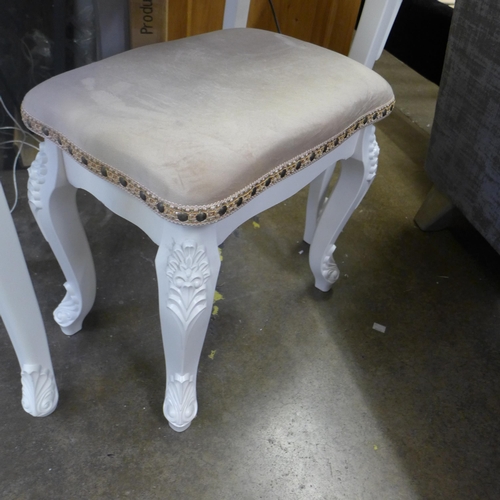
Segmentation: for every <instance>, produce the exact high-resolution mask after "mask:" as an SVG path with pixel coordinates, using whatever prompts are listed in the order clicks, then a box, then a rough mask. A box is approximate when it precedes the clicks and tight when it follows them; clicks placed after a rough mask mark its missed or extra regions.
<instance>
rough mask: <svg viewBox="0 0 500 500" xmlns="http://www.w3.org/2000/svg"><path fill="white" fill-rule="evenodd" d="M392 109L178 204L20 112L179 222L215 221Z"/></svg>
mask: <svg viewBox="0 0 500 500" xmlns="http://www.w3.org/2000/svg"><path fill="white" fill-rule="evenodd" d="M393 109H394V100H392V101H391V102H390V103H389V104H386V105H384V106H381V107H379V108H377V109H376V110H375V111H371V112H370V113H368V114H366V115H364V116H362V117H361V118H360V119H359V120H356V121H355V122H354V123H353V124H351V125H350V126H349V127H347V128H346V129H344V130H343V131H342V132H340V133H339V134H337V135H336V136H334V137H332V138H331V139H329V140H327V141H325V142H322V143H321V144H319V145H318V146H316V147H314V148H312V149H309V150H307V151H306V152H304V153H302V154H301V155H299V156H296V157H295V158H292V159H291V160H289V161H287V162H285V163H282V164H281V165H279V166H277V167H275V168H274V169H273V170H271V171H270V172H268V173H267V174H265V175H263V176H262V177H260V178H259V179H257V180H256V181H254V182H252V183H251V184H249V185H248V186H246V187H244V188H243V189H240V190H239V191H238V192H236V193H234V194H232V195H231V196H229V197H227V198H224V199H223V200H221V201H217V202H215V203H210V204H208V205H179V204H176V203H172V202H169V201H167V200H164V199H163V198H160V197H159V196H157V195H156V194H155V193H153V192H152V191H150V190H149V189H147V188H145V187H144V186H142V185H141V184H139V183H138V182H136V181H134V180H133V179H132V178H131V177H129V176H128V175H126V174H124V173H123V172H120V170H118V169H116V168H114V167H111V166H110V165H108V164H106V163H104V162H102V161H101V160H98V159H97V158H95V157H93V156H92V155H90V154H88V153H86V152H85V151H83V150H82V149H80V148H78V147H77V146H75V145H74V144H73V143H72V142H71V141H69V140H68V139H67V138H66V137H64V136H63V135H62V134H60V133H59V132H57V131H55V130H53V129H51V128H50V127H47V126H46V125H44V124H43V123H41V122H39V121H38V120H36V119H35V118H33V117H32V116H30V115H29V114H28V113H27V112H26V111H25V110H24V109H21V115H22V119H23V121H24V123H25V124H26V126H27V127H28V128H29V129H30V130H32V131H33V132H34V133H35V134H38V135H40V136H41V137H45V138H47V139H49V140H51V141H52V142H54V143H55V144H57V145H58V146H59V147H60V148H61V149H62V150H63V151H66V152H67V153H68V154H70V155H71V156H72V157H73V158H74V159H75V160H76V161H77V162H78V163H79V164H80V165H82V166H83V167H85V168H86V169H87V170H90V172H92V173H94V174H96V175H97V176H99V177H101V178H103V179H105V180H107V181H108V182H111V183H112V184H115V185H117V186H119V187H121V188H122V189H125V190H126V191H127V192H128V193H130V194H131V195H133V196H135V197H136V198H139V199H140V200H141V201H142V202H143V203H145V204H146V205H147V206H148V207H149V208H150V209H151V210H153V211H154V212H156V213H157V214H158V215H159V216H160V217H163V218H164V219H168V220H169V221H172V222H175V223H177V224H183V225H203V224H210V223H213V222H217V221H218V220H220V219H222V218H224V217H226V216H228V215H230V214H232V213H233V212H235V211H236V210H238V209H239V208H240V207H242V206H243V205H245V204H246V203H248V202H249V201H250V200H252V199H253V198H255V196H257V195H258V194H260V193H262V192H263V191H265V190H266V189H267V188H268V187H270V186H272V185H274V184H276V183H277V182H280V181H281V180H282V179H284V178H285V177H288V176H290V175H292V174H294V173H296V172H298V171H300V170H303V169H304V168H306V167H307V166H309V165H310V164H311V163H313V162H315V161H317V160H319V159H320V158H321V157H322V156H324V155H325V154H327V153H329V152H330V151H332V150H333V149H335V148H337V147H338V146H340V144H342V143H343V142H344V141H345V140H346V139H348V138H349V137H351V135H353V134H354V133H356V132H358V131H359V130H361V129H362V128H364V127H366V126H367V125H370V124H372V123H375V122H377V121H379V120H381V119H383V118H385V117H386V116H388V115H389V114H390V113H391V112H392V110H393Z"/></svg>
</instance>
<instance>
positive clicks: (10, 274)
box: [0, 185, 59, 417]
mask: <svg viewBox="0 0 500 500" xmlns="http://www.w3.org/2000/svg"><path fill="white" fill-rule="evenodd" d="M0 234H1V235H2V241H1V244H0V316H1V317H2V319H3V322H4V324H5V328H6V329H7V332H8V334H9V336H10V339H11V341H12V345H13V346H14V350H15V351H16V355H17V359H18V360H19V364H20V365H21V381H22V384H23V399H22V405H23V408H24V410H25V411H27V412H28V413H30V414H31V415H33V416H34V417H45V416H46V415H49V414H50V413H52V412H53V411H54V410H55V408H56V406H57V401H58V398H59V396H58V392H57V386H56V382H55V378H54V371H53V369H52V362H51V360H50V353H49V346H48V344H47V337H46V335H45V328H44V326H43V322H42V316H41V314H40V309H39V308H38V302H37V300H36V297H35V292H34V290H33V285H32V283H31V279H30V276H29V274H28V269H27V267H26V262H25V261H24V257H23V253H22V250H21V245H20V244H19V240H18V238H17V233H16V229H15V227H14V223H13V222H12V218H11V216H10V213H9V209H8V206H7V202H6V200H5V196H4V192H3V189H2V187H1V185H0Z"/></svg>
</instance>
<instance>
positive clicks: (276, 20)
mask: <svg viewBox="0 0 500 500" xmlns="http://www.w3.org/2000/svg"><path fill="white" fill-rule="evenodd" d="M269 6H270V7H271V12H272V13H273V18H274V24H276V29H277V30H278V33H281V28H280V23H279V22H278V16H276V10H275V9H274V4H273V0H269Z"/></svg>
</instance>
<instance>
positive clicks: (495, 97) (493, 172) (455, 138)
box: [415, 0, 500, 252]
mask: <svg viewBox="0 0 500 500" xmlns="http://www.w3.org/2000/svg"><path fill="white" fill-rule="evenodd" d="M426 171H427V173H428V175H429V177H430V178H431V180H432V181H433V182H434V184H435V186H436V188H437V190H438V191H439V192H441V193H443V194H444V195H445V196H446V197H447V198H448V199H449V200H450V202H451V203H452V204H453V205H455V206H456V207H457V208H458V209H459V210H460V211H461V212H462V213H463V214H464V215H465V217H466V218H467V219H468V220H469V221H470V222H471V223H472V224H473V225H474V226H475V228H476V229H477V230H478V231H479V232H480V233H481V234H482V235H483V236H484V237H485V238H486V239H487V240H488V241H489V242H490V244H491V245H492V246H493V247H494V248H495V249H496V250H497V252H500V2H499V1H498V0H482V1H481V2H477V1H476V0H457V4H456V7H455V13H454V15H453V20H452V24H451V29H450V37H449V42H448V49H447V54H446V58H445V63H444V69H443V77H442V80H441V86H440V90H439V96H438V101H437V108H436V115H435V120H434V125H433V128H432V133H431V140H430V146H429V153H428V158H427V162H426ZM441 198H442V197H441ZM441 201H442V200H441ZM433 204H434V207H432V205H433ZM437 205H438V207H437V208H438V210H437V212H439V210H441V213H440V214H439V213H437V212H436V220H437V219H438V218H439V217H438V216H442V217H445V216H446V215H447V210H445V209H443V203H442V202H441V203H437V204H436V192H433V193H431V195H430V196H429V197H428V199H427V200H426V203H424V205H423V206H422V208H421V210H420V212H419V214H417V217H416V219H415V221H416V222H417V224H418V225H419V226H420V227H423V226H424V227H423V228H425V226H426V224H427V226H429V225H430V226H432V224H429V222H430V218H429V209H430V208H432V209H434V210H436V206H437ZM436 220H434V226H436V224H435V223H436Z"/></svg>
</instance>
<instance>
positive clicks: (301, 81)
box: [22, 29, 394, 224]
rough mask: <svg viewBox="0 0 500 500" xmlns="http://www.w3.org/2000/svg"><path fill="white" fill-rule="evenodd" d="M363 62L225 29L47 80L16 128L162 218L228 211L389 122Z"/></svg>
mask: <svg viewBox="0 0 500 500" xmlns="http://www.w3.org/2000/svg"><path fill="white" fill-rule="evenodd" d="M393 100H394V97H393V93H392V90H391V88H390V86H389V85H388V84H387V83H386V82H385V80H383V79H382V78H381V77H379V76H378V75H377V74H375V73H374V72H372V71H371V70H369V69H367V68H365V67H364V66H362V65H361V64H358V63H356V62H355V61H352V60H351V59H348V58H346V57H344V56H341V55H339V54H336V53H334V52H331V51H329V50H326V49H323V48H320V47H317V46H315V45H311V44H308V43H305V42H301V41H298V40H296V39H293V38H289V37H286V36H282V35H277V34H275V33H271V32H267V31H260V30H254V29H232V30H224V31H216V32H213V33H209V34H205V35H200V36H195V37H191V38H186V39H182V40H178V41H173V42H166V43H161V44H156V45H150V46H146V47H142V48H138V49H135V50H131V51H129V52H125V53H123V54H119V55H116V56H113V57H110V58H108V59H105V60H103V61H99V62H97V63H93V64H90V65H88V66H85V67H82V68H78V69H76V70H73V71H69V72H67V73H64V74H62V75H59V76H56V77H54V78H52V79H50V80H48V81H46V82H44V83H42V84H40V85H39V86H37V87H36V88H34V89H33V90H31V91H30V92H29V93H28V94H27V95H26V97H25V99H24V102H23V107H22V113H23V120H24V122H25V123H26V125H27V126H28V127H29V128H31V129H32V130H33V131H34V132H36V133H38V134H40V135H42V136H45V137H48V138H49V139H50V140H52V141H54V142H55V143H57V144H59V146H60V147H61V148H62V149H64V150H65V151H66V152H68V153H69V154H71V155H72V156H73V157H74V159H75V160H76V161H78V162H79V163H80V164H82V166H84V167H85V168H88V169H90V170H91V171H92V172H94V173H95V174H96V175H97V176H99V177H101V178H103V179H106V180H108V181H109V182H113V183H115V184H117V185H119V186H121V187H122V188H123V189H126V190H127V191H129V192H130V193H131V194H132V195H134V196H137V197H139V198H140V199H142V200H143V202H144V203H147V204H148V205H149V206H150V207H151V208H152V209H153V210H155V211H156V212H157V213H158V214H159V215H160V216H162V217H166V218H168V219H171V220H173V221H175V222H180V223H185V224H191V223H193V224H200V223H201V224H203V223H208V222H212V221H215V220H218V219H219V218H220V217H222V216H225V215H227V214H229V213H231V212H232V211H234V210H237V209H238V208H239V207H240V206H241V205H243V204H245V203H246V202H248V200H250V199H252V198H253V197H255V196H257V195H258V194H259V193H260V192H262V191H263V190H264V189H267V188H268V187H269V186H270V185H272V184H274V183H276V182H279V181H280V180H281V179H282V178H283V177H285V176H289V175H292V174H293V173H295V172H297V171H299V170H301V169H303V168H306V167H307V165H309V164H310V163H311V161H315V160H317V159H318V158H319V157H321V156H322V155H323V154H325V153H326V152H328V151H330V150H331V149H333V148H335V147H336V146H337V145H339V144H340V143H341V142H342V141H343V140H345V139H346V138H347V137H349V136H350V135H352V134H353V133H354V132H355V131H356V130H358V129H359V128H361V127H363V126H365V125H367V124H370V123H372V122H375V121H377V120H379V119H380V118H382V117H383V116H385V115H386V114H388V113H389V112H390V111H391V110H392V107H393Z"/></svg>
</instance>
